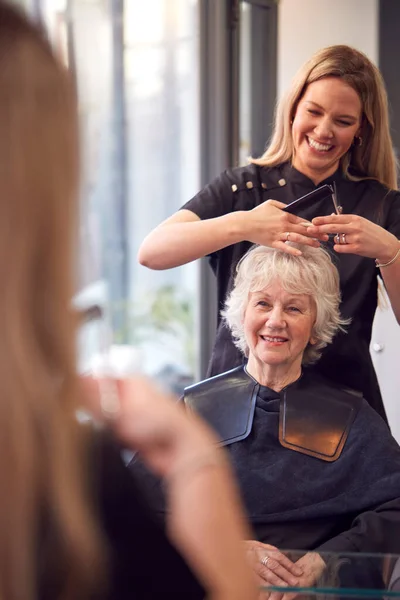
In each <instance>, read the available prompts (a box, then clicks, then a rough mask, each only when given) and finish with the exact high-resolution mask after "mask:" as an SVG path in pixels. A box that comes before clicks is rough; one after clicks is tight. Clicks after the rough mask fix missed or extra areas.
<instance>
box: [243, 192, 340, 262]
mask: <svg viewBox="0 0 400 600" xmlns="http://www.w3.org/2000/svg"><path fill="white" fill-rule="evenodd" d="M285 206H286V204H283V203H282V202H278V201H277V200H267V201H266V202H263V203H262V204H260V205H259V206H256V207H255V208H253V209H252V210H249V211H247V212H245V213H244V218H245V219H246V221H247V227H246V228H247V231H248V234H247V236H246V239H248V241H249V242H252V243H253V244H260V245H262V246H270V247H272V248H277V249H279V250H283V251H284V252H286V253H287V254H293V255H295V256H296V255H299V254H301V251H300V250H298V249H297V248H293V247H292V246H290V244H286V243H285V242H287V241H290V242H296V243H298V244H305V245H307V246H313V247H315V248H318V246H319V245H320V242H319V240H320V241H327V240H328V236H327V235H326V234H325V233H315V231H313V232H312V233H311V232H310V230H309V226H311V223H310V222H309V221H307V220H305V219H302V218H301V217H297V216H296V215H292V214H290V213H287V212H284V211H283V210H282V209H283V208H285ZM313 229H315V228H313ZM288 233H289V234H290V235H289V236H287V234H288ZM316 238H318V239H316Z"/></svg>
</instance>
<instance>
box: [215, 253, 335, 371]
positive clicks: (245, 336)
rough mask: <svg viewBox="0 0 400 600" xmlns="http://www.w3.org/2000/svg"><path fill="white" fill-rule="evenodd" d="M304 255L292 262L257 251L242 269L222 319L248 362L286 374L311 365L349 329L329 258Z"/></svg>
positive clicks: (249, 255) (291, 258)
mask: <svg viewBox="0 0 400 600" xmlns="http://www.w3.org/2000/svg"><path fill="white" fill-rule="evenodd" d="M291 245H292V246H295V247H299V246H296V245H295V244H291ZM301 250H302V254H301V255H300V256H294V255H292V254H287V253H285V252H283V251H282V250H276V249H274V248H269V247H266V246H255V247H253V248H251V249H250V250H249V251H248V253H247V254H246V255H245V256H244V257H243V258H242V259H241V261H240V262H239V264H238V267H237V273H236V277H235V283H234V287H233V289H232V291H231V293H230V294H229V296H228V297H227V299H226V302H225V308H224V311H223V313H222V314H223V317H224V319H225V322H226V323H227V325H228V327H229V328H230V330H231V332H232V337H233V340H234V343H235V345H236V346H237V348H239V350H240V351H241V352H242V353H243V354H244V355H245V356H246V357H247V358H248V359H249V362H250V361H254V360H256V361H258V362H261V363H265V364H267V365H275V366H276V365H280V366H281V367H282V368H287V369H288V370H289V369H290V368H291V367H292V366H293V364H295V363H297V366H299V367H300V366H301V365H302V364H303V365H308V364H312V363H314V362H316V361H317V360H318V359H319V357H320V355H321V350H322V349H323V348H324V347H325V346H327V345H328V344H329V343H330V342H331V341H332V339H333V337H334V336H335V335H336V333H337V332H338V331H339V330H341V329H342V328H343V325H345V324H346V323H347V321H345V320H344V319H342V317H341V315H340V311H339V305H340V286H339V274H338V271H337V269H336V267H335V266H334V265H333V263H332V260H331V258H330V256H329V253H328V252H327V251H326V250H325V249H323V248H322V247H320V248H313V247H310V246H301Z"/></svg>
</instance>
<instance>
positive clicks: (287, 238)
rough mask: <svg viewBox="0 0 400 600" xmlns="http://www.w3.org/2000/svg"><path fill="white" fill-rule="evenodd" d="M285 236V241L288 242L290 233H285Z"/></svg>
mask: <svg viewBox="0 0 400 600" xmlns="http://www.w3.org/2000/svg"><path fill="white" fill-rule="evenodd" d="M285 235H286V240H285V241H286V242H288V241H289V237H290V231H287V232H286V234H285Z"/></svg>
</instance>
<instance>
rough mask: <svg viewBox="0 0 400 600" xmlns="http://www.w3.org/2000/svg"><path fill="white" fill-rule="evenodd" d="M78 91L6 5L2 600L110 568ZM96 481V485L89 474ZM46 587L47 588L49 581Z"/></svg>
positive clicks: (1, 196) (0, 114)
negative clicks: (83, 351) (94, 420)
mask: <svg viewBox="0 0 400 600" xmlns="http://www.w3.org/2000/svg"><path fill="white" fill-rule="evenodd" d="M78 178H79V154H78V124H77V108H76V98H75V91H74V86H73V84H72V81H71V78H70V75H69V74H68V73H67V71H66V70H65V69H64V68H63V67H62V66H61V65H60V64H59V62H58V61H57V60H56V58H55V57H54V55H53V52H52V51H51V49H50V47H49V45H48V43H47V41H46V39H45V37H44V35H42V34H41V32H40V31H39V30H38V29H37V28H36V27H35V26H33V25H32V24H30V23H29V22H28V21H27V19H26V18H25V17H24V16H23V14H22V13H20V12H19V11H18V10H17V9H15V8H13V7H11V6H10V5H8V4H7V3H4V2H3V1H2V0H0V281H1V283H2V290H1V293H0V331H1V334H0V382H1V392H0V478H1V479H0V480H1V482H2V486H1V487H2V493H1V495H0V598H2V599H4V600H5V599H7V600H17V599H18V600H20V599H21V598H23V599H24V600H33V599H34V598H37V597H38V596H39V591H38V585H39V583H38V582H39V581H40V579H41V573H42V571H43V567H44V572H45V573H46V567H47V566H48V565H47V564H45V565H42V564H40V563H41V559H40V557H42V559H43V556H44V555H43V554H42V549H43V548H44V547H46V557H47V559H52V560H54V563H55V567H56V569H55V571H54V572H53V573H52V576H54V580H55V581H56V582H57V587H56V588H55V589H54V593H53V595H52V596H53V597H54V598H63V599H71V600H72V598H74V599H76V598H80V597H81V596H82V597H85V592H86V591H87V590H89V589H91V586H92V585H93V583H94V582H93V578H94V576H97V574H98V573H97V566H98V565H99V561H100V560H101V556H100V548H101V543H100V535H99V533H98V531H97V526H96V523H95V521H94V517H93V514H92V510H91V503H90V500H89V495H88V494H89V492H88V491H86V485H85V482H84V477H85V470H84V468H83V464H84V462H85V461H84V460H83V458H84V456H83V455H84V452H85V443H84V440H83V437H82V435H81V433H80V431H79V426H78V425H77V422H76V418H75V410H76V405H77V401H78V382H77V377H76V368H75V326H76V323H75V319H74V316H73V315H72V313H71V311H70V302H71V298H72V295H73V292H74V273H73V270H74V269H73V266H74V237H75V229H76V219H77V209H78V207H77V195H78ZM86 477H87V473H86ZM45 579H46V577H45Z"/></svg>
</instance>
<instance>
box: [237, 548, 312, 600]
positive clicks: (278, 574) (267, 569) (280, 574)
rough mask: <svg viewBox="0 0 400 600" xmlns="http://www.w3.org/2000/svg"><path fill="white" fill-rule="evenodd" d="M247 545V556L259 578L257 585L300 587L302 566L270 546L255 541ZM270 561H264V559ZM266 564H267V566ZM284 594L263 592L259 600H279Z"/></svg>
mask: <svg viewBox="0 0 400 600" xmlns="http://www.w3.org/2000/svg"><path fill="white" fill-rule="evenodd" d="M244 543H245V548H246V554H247V557H248V560H249V562H250V565H251V567H252V568H253V571H254V573H255V575H256V578H257V583H258V585H259V586H260V587H262V586H264V587H265V586H278V587H288V586H290V587H295V586H297V585H299V581H300V576H301V575H303V569H302V567H301V566H297V565H296V564H295V563H294V562H292V561H291V560H290V559H289V558H288V557H287V556H285V555H284V554H283V553H282V552H280V551H279V550H278V548H276V546H271V545H270V544H263V543H262V542H258V541H255V540H248V541H246V542H244ZM266 558H267V559H268V560H266V561H264V564H263V562H262V561H263V559H266ZM265 563H266V564H265ZM282 596H283V594H282V593H280V592H268V591H262V592H260V595H259V600H262V599H264V598H265V599H267V598H269V599H270V600H279V599H280V598H282Z"/></svg>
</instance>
